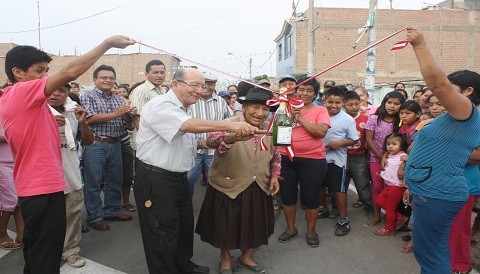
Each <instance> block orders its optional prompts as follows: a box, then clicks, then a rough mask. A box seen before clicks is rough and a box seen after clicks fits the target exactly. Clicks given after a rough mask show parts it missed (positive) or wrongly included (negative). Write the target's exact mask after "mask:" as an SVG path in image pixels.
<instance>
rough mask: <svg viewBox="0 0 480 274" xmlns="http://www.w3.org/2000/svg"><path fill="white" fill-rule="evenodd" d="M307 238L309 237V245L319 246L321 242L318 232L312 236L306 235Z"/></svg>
mask: <svg viewBox="0 0 480 274" xmlns="http://www.w3.org/2000/svg"><path fill="white" fill-rule="evenodd" d="M306 238H307V245H308V246H309V247H318V245H319V244H320V240H319V239H318V235H317V234H315V235H312V236H308V235H306Z"/></svg>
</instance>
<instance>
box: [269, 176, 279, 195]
mask: <svg viewBox="0 0 480 274" xmlns="http://www.w3.org/2000/svg"><path fill="white" fill-rule="evenodd" d="M270 190H271V192H270V195H271V196H273V195H275V194H277V193H278V191H280V183H279V182H278V177H272V178H270Z"/></svg>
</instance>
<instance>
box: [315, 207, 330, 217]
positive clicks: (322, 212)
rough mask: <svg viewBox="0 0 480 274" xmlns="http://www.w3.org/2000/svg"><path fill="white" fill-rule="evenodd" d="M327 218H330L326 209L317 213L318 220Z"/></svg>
mask: <svg viewBox="0 0 480 274" xmlns="http://www.w3.org/2000/svg"><path fill="white" fill-rule="evenodd" d="M328 216H330V211H328V208H320V211H318V218H319V219H320V218H328Z"/></svg>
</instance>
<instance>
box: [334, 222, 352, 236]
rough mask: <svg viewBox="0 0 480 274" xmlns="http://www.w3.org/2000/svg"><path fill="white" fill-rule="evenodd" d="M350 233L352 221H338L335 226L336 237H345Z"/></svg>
mask: <svg viewBox="0 0 480 274" xmlns="http://www.w3.org/2000/svg"><path fill="white" fill-rule="evenodd" d="M349 232H350V221H348V220H346V221H338V222H337V224H336V225H335V235H336V236H345V235H347V234H348V233H349Z"/></svg>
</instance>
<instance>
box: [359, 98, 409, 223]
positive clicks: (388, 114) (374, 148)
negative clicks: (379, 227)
mask: <svg viewBox="0 0 480 274" xmlns="http://www.w3.org/2000/svg"><path fill="white" fill-rule="evenodd" d="M404 102H405V97H403V95H402V94H401V93H399V92H396V91H392V92H389V93H387V94H386V95H385V97H384V98H383V100H382V103H381V104H380V106H379V107H378V109H377V111H376V112H375V114H373V115H370V117H368V121H367V124H366V125H365V129H366V130H367V131H366V142H367V147H368V148H369V149H370V174H371V180H372V185H373V195H372V196H373V201H375V200H376V199H377V197H378V195H379V194H380V192H382V189H383V180H382V178H380V177H378V176H375V174H377V173H379V172H380V171H381V169H382V167H381V163H380V161H381V159H382V157H383V153H384V151H383V143H384V142H385V137H386V136H387V135H390V134H392V133H394V132H398V129H399V123H400V115H399V113H400V107H401V105H402V104H403V103H404ZM378 223H380V208H379V207H378V206H377V205H375V204H374V205H373V216H372V217H371V218H370V219H369V220H367V222H365V223H364V224H363V226H365V227H373V226H375V225H376V224H378Z"/></svg>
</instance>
